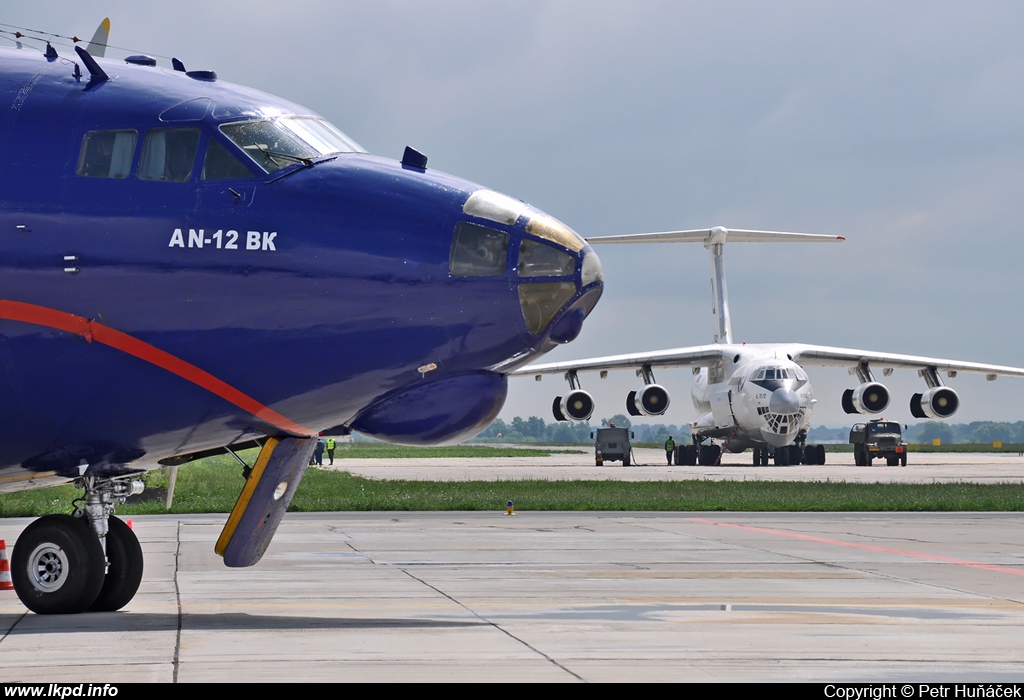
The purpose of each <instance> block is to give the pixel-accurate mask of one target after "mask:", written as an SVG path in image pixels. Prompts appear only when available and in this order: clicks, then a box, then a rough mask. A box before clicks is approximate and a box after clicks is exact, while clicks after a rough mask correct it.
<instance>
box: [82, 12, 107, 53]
mask: <svg viewBox="0 0 1024 700" xmlns="http://www.w3.org/2000/svg"><path fill="white" fill-rule="evenodd" d="M109 39H110V18H109V17H105V18H104V19H103V21H102V22H100V26H98V27H96V33H95V34H93V35H92V40H91V41H90V42H89V45H88V46H86V47H85V50H86V51H88V52H89V55H90V56H92V57H93V58H103V54H105V53H106V52H107V40H109Z"/></svg>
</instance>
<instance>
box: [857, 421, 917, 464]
mask: <svg viewBox="0 0 1024 700" xmlns="http://www.w3.org/2000/svg"><path fill="white" fill-rule="evenodd" d="M850 444H851V445H853V461H854V463H855V464H856V465H857V466H858V467H870V466H871V460H873V459H875V458H876V457H885V463H886V464H888V465H889V466H890V467H895V466H896V465H900V466H903V467H905V466H907V443H905V442H903V430H902V428H901V426H900V424H899V423H897V422H895V421H891V420H885V419H884V418H877V419H875V420H871V421H868V422H867V423H857V425H855V426H853V428H851V429H850Z"/></svg>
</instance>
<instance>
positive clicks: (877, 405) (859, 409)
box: [843, 382, 889, 413]
mask: <svg viewBox="0 0 1024 700" xmlns="http://www.w3.org/2000/svg"><path fill="white" fill-rule="evenodd" d="M888 405H889V390H888V389H886V388H885V386H884V385H883V384H879V383H878V382H865V383H863V384H861V385H860V386H858V387H857V388H856V389H847V390H846V391H844V392H843V410H844V411H846V412H847V413H881V412H882V411H884V410H885V409H886V407H887V406H888Z"/></svg>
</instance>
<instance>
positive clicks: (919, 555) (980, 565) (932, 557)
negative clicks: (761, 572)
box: [687, 518, 1024, 576]
mask: <svg viewBox="0 0 1024 700" xmlns="http://www.w3.org/2000/svg"><path fill="white" fill-rule="evenodd" d="M687 520H689V521H691V522H695V523H702V524H704V525H716V526H718V527H732V528H736V529H737V530H746V531H748V532H760V533H762V534H765V535H781V536H783V537H790V538H792V539H796V540H806V541H807V542H818V543H820V544H830V545H834V546H837V547H849V548H850V549H863V550H865V551H868V552H881V553H883V554H896V555H899V556H901V557H910V558H911V559H923V560H925V561H934V562H938V563H940V564H955V565H956V566H966V567H968V568H970V569H982V570H984V571H994V572H996V573H1000V574H1010V575H1011V576H1024V570H1022V569H1015V568H1013V567H1010V566H999V565H998V564H985V563H984V562H980V561H971V560H970V559H956V558H954V557H944V556H942V555H939V554H925V553H923V552H914V551H911V550H907V549H890V548H889V547H878V546H876V545H873V544H859V543H857V542H844V541H843V540H833V539H829V538H828V537H817V536H815V535H803V534H800V533H799V532H786V531H785V530H773V529H771V528H767V527H756V526H754V525H737V524H736V523H723V522H719V521H717V520H710V519H708V518H687Z"/></svg>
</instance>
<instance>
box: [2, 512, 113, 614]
mask: <svg viewBox="0 0 1024 700" xmlns="http://www.w3.org/2000/svg"><path fill="white" fill-rule="evenodd" d="M105 564H106V562H105V559H104V557H103V547H102V546H100V541H99V538H97V537H96V535H95V534H94V533H93V531H92V529H91V528H90V527H89V522H88V521H87V520H85V519H84V518H74V517H72V516H70V515H45V516H43V517H41V518H39V519H38V520H36V521H34V522H32V523H31V524H29V526H28V527H26V528H25V530H24V531H23V532H22V533H21V536H20V537H19V538H18V541H17V542H16V543H15V546H14V554H13V556H12V557H11V579H12V581H13V582H14V590H15V592H16V593H17V594H18V598H20V599H21V602H22V603H24V605H25V607H26V608H28V609H29V610H31V611H33V612H35V613H38V614H40V615H66V614H72V613H80V612H83V611H84V610H88V609H89V606H90V605H92V604H93V601H95V600H96V598H97V596H99V594H100V589H102V588H103V579H104V569H105V568H106V566H105Z"/></svg>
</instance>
